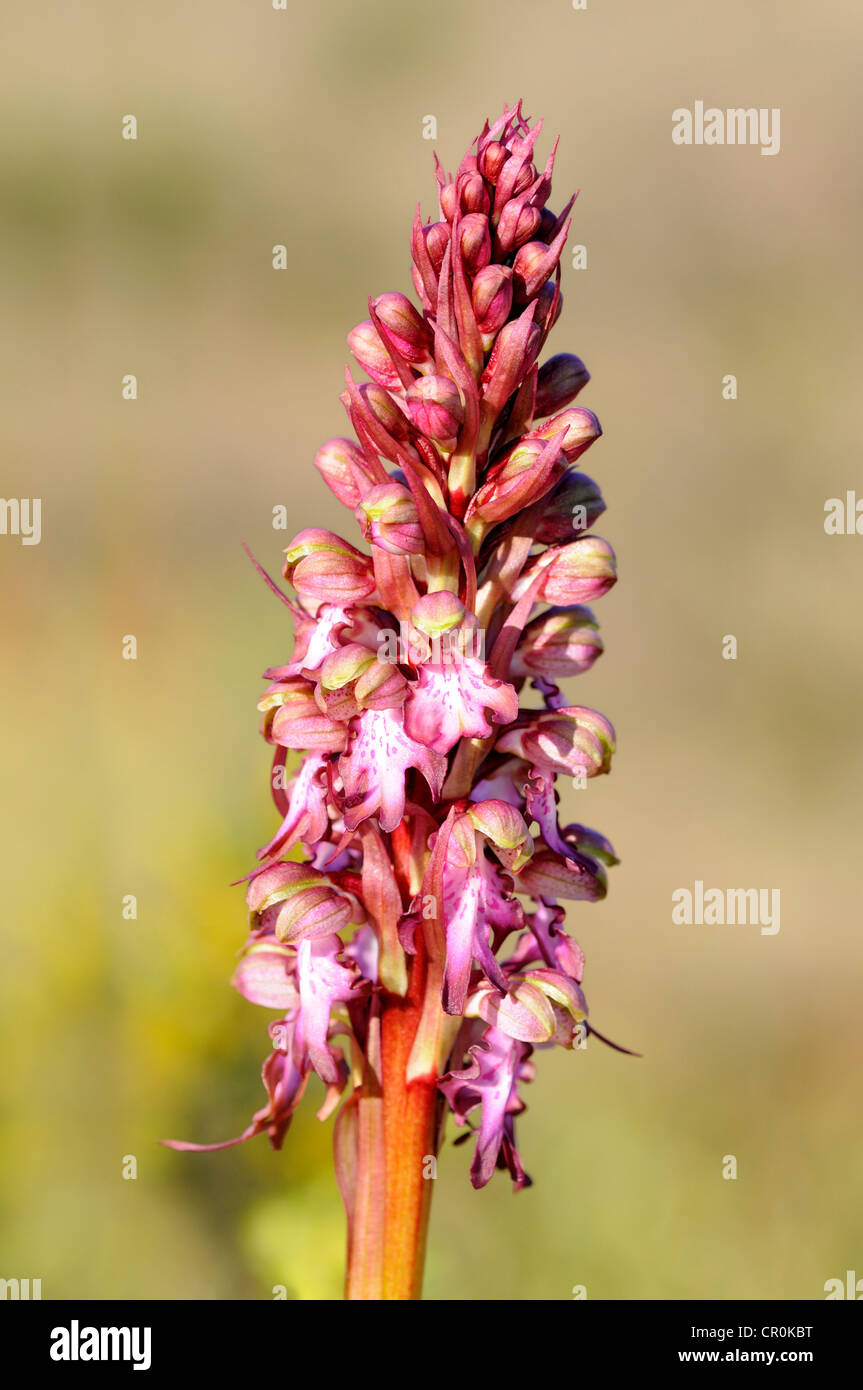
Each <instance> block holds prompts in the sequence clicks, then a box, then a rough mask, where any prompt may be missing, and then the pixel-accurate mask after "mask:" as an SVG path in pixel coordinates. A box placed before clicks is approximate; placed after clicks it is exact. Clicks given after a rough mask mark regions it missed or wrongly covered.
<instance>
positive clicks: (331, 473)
mask: <svg viewBox="0 0 863 1390" xmlns="http://www.w3.org/2000/svg"><path fill="white" fill-rule="evenodd" d="M315 467H316V468H317V470H318V472H319V473H320V474H321V476H322V477H323V479H324V482H325V483H326V484H327V487H328V488H329V489H330V491H331V492H334V493H335V495H336V497H338V499H339V501H340V502H343V503H344V505H345V506H346V507H355V506H356V505H357V503H358V502H359V500H360V485H359V483H358V482H357V479H356V475H355V472H354V469H359V472H360V475H361V477H364V478H367V479H368V464H367V463H366V460H365V456H364V454H363V453H362V450H361V449H358V448H357V446H356V444H355V443H354V442H353V440H352V439H328V440H327V442H326V444H322V445H321V447H320V449H319V450H318V452H317V453H316V454H315ZM369 485H371V480H370V479H369Z"/></svg>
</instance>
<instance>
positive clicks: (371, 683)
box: [354, 660, 408, 709]
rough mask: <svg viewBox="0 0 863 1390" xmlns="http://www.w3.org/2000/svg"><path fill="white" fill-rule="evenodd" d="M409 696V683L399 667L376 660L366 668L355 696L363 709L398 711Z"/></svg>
mask: <svg viewBox="0 0 863 1390" xmlns="http://www.w3.org/2000/svg"><path fill="white" fill-rule="evenodd" d="M407 695H408V683H407V681H406V680H405V678H404V676H403V675H402V673H401V671H400V670H399V669H398V667H397V666H393V665H392V664H391V663H390V662H386V661H377V660H375V661H374V662H373V663H372V664H371V666H368V667H366V669H365V671H364V672H363V674H362V675H361V676H360V678H359V680H358V681H357V683H356V685H355V686H354V696H355V698H356V701H357V704H358V705H359V706H360V707H361V708H362V709H398V708H399V706H401V705H403V704H404V702H405V700H406V698H407Z"/></svg>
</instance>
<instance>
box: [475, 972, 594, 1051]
mask: <svg viewBox="0 0 863 1390" xmlns="http://www.w3.org/2000/svg"><path fill="white" fill-rule="evenodd" d="M475 1001H476V1009H477V1012H478V1014H479V1016H480V1018H482V1019H484V1020H485V1022H486V1023H489V1024H491V1026H492V1027H493V1028H499V1029H500V1031H501V1032H503V1033H506V1034H507V1035H508V1036H509V1037H511V1038H516V1039H518V1040H519V1041H520V1042H526V1043H531V1044H533V1045H542V1044H543V1043H550V1042H555V1043H560V1044H561V1045H562V1046H563V1047H572V1045H573V1042H574V1040H575V1037H576V1036H577V1032H576V1029H577V1025H578V1024H579V1023H581V1022H582V1021H583V1020H584V1019H585V1018H586V1017H587V1003H586V1001H585V998H584V995H583V994H582V992H581V989H580V988H579V986H578V985H577V984H576V982H575V981H574V980H570V979H568V978H567V976H566V975H563V974H561V972H560V971H559V970H542V969H540V970H531V971H529V972H528V973H526V974H524V975H516V976H514V977H513V978H512V980H511V982H510V987H509V989H508V990H507V993H506V994H501V993H500V992H499V991H498V990H495V989H493V988H492V987H491V986H489V985H483V986H481V987H480V988H479V989H478V990H477V992H476V995H475Z"/></svg>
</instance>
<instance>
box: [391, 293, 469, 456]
mask: <svg viewBox="0 0 863 1390" xmlns="http://www.w3.org/2000/svg"><path fill="white" fill-rule="evenodd" d="M480 273H482V272H480ZM407 408H408V413H409V415H410V417H411V419H412V420H413V422H414V424H415V425H416V427H417V429H418V430H419V431H420V433H421V434H424V435H425V436H426V438H427V439H430V440H431V441H432V443H433V444H436V445H437V446H438V448H439V449H442V450H443V452H444V453H447V454H448V453H451V452H452V450H453V449H454V448H455V447H456V444H457V443H458V432H459V430H460V429H461V426H462V422H463V420H464V407H463V405H462V401H461V396H460V394H459V389H458V387H457V386H456V384H455V382H454V381H453V380H452V379H451V378H450V377H448V376H422V377H420V378H419V379H418V380H417V381H415V382H414V384H413V386H411V387H410V388H409V390H408V392H407Z"/></svg>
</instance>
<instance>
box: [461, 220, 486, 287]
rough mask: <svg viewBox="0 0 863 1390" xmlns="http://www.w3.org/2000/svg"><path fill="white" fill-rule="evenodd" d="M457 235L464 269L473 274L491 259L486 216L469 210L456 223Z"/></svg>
mask: <svg viewBox="0 0 863 1390" xmlns="http://www.w3.org/2000/svg"><path fill="white" fill-rule="evenodd" d="M458 235H459V245H460V247H461V256H462V260H463V261H464V266H465V269H466V270H467V271H468V272H469V273H470V274H471V275H473V274H474V273H475V272H476V271H477V270H482V268H483V266H486V265H488V263H489V261H490V260H491V233H490V232H489V229H488V218H487V217H486V216H485V215H484V214H483V213H481V212H469V213H468V214H467V216H466V217H463V218H462V219H461V221H460V222H459V224H458Z"/></svg>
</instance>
